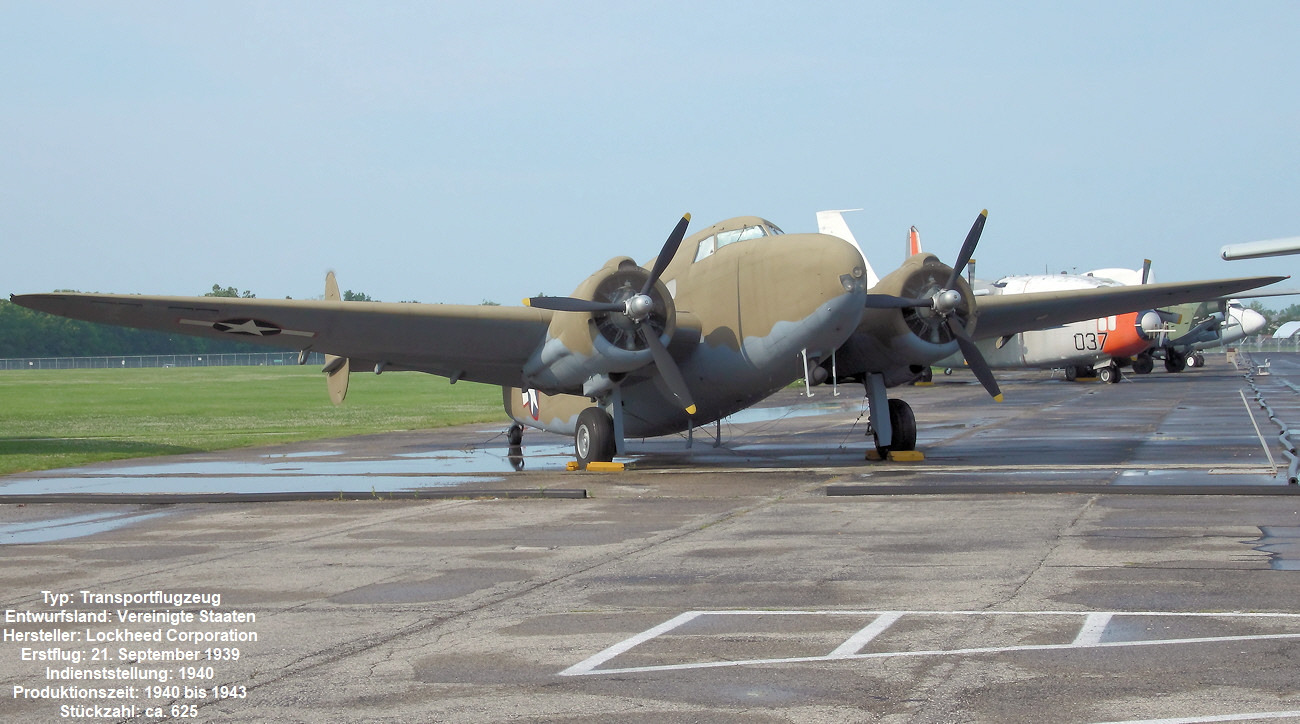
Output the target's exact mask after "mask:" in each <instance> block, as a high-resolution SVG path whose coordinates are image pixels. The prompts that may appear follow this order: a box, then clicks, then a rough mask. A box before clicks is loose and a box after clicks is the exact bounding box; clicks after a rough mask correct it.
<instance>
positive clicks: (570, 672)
mask: <svg viewBox="0 0 1300 724" xmlns="http://www.w3.org/2000/svg"><path fill="white" fill-rule="evenodd" d="M1297 638H1300V633H1296V634H1261V635H1259V636H1218V637H1214V638H1204V639H1157V640H1154V641H1112V642H1109V643H1101V644H1095V645H1092V646H1075V645H1074V644H1035V645H1029V646H989V647H985V648H974V649H948V650H934V651H889V652H883V653H875V654H853V655H852V656H839V657H831V656H797V657H793V658H788V659H746V660H737V661H697V662H694V663H689V664H663V665H657V666H631V667H627V668H623V669H601V670H600V671H591V670H590V668H591V667H589V668H588V669H587V670H585V671H577V669H578V667H577V666H574V667H571V668H568V669H565V670H564V671H561V672H560V675H561V676H577V675H580V674H586V675H596V674H633V673H644V672H648V671H685V670H687V669H719V668H726V667H729V666H769V665H772V664H802V663H810V662H817V661H836V662H838V661H852V660H857V659H893V658H902V657H907V656H971V655H974V654H1003V653H1014V652H1018V651H1063V650H1068V649H1114V648H1128V647H1134V646H1167V645H1174V644H1205V643H1224V642H1228V641H1266V640H1267V641H1272V640H1277V639H1297ZM607 650H608V649H607ZM610 658H612V657H610ZM589 660H590V659H589ZM604 660H608V659H604ZM585 663H586V662H583V664H585ZM579 666H581V664H580V665H579Z"/></svg>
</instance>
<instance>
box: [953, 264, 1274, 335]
mask: <svg viewBox="0 0 1300 724" xmlns="http://www.w3.org/2000/svg"><path fill="white" fill-rule="evenodd" d="M1286 278H1287V277H1242V278H1237V279H1213V280H1209V281H1202V282H1186V283H1183V282H1168V283H1164V284H1139V285H1134V286H1119V287H1099V288H1096V289H1071V290H1066V291H1057V292H1032V293H1028V294H995V295H990V296H984V297H979V307H978V308H979V321H978V322H977V323H976V325H975V335H974V336H975V338H977V339H989V338H992V337H1001V336H1004V335H1008V334H1015V333H1016V332H1024V331H1027V330H1031V329H1046V328H1048V327H1055V326H1057V325H1061V324H1066V323H1069V322H1077V321H1079V320H1083V319H1095V318H1098V317H1107V316H1110V315H1112V314H1123V313H1125V312H1136V311H1139V310H1142V309H1151V308H1155V307H1164V306H1168V305H1171V304H1182V303H1184V302H1198V301H1202V300H1206V299H1215V298H1218V297H1223V296H1228V295H1232V294H1235V293H1237V292H1241V291H1244V290H1246V289H1254V288H1256V287H1261V286H1264V285H1266V284H1272V283H1274V282H1278V281H1281V280H1283V279H1286Z"/></svg>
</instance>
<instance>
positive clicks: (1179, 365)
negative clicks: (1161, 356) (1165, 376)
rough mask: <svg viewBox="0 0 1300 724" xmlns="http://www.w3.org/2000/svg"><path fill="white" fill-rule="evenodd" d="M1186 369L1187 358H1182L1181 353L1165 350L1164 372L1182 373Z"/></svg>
mask: <svg viewBox="0 0 1300 724" xmlns="http://www.w3.org/2000/svg"><path fill="white" fill-rule="evenodd" d="M1186 368H1187V358H1186V357H1184V356H1183V353H1181V352H1179V351H1177V350H1173V349H1167V350H1165V371H1166V372H1182V371H1183V370H1184V369H1186Z"/></svg>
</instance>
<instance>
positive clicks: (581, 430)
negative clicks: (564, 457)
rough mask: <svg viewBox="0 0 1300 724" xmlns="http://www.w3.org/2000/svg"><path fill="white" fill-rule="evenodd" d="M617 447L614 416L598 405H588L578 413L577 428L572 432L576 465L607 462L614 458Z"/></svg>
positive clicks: (584, 465)
mask: <svg viewBox="0 0 1300 724" xmlns="http://www.w3.org/2000/svg"><path fill="white" fill-rule="evenodd" d="M617 447H618V441H617V438H616V437H615V436H614V418H613V417H610V415H609V413H608V412H605V411H604V410H602V409H601V408H599V407H588V408H587V409H585V410H583V411H582V412H580V413H578V429H577V430H576V431H575V432H574V433H573V449H574V452H575V453H576V454H577V456H578V467H579V468H584V469H585V468H586V467H587V463H593V462H601V463H607V462H611V461H613V460H614V453H615V452H616V450H617Z"/></svg>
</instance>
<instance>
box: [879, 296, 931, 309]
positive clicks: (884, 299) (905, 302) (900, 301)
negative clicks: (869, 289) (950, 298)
mask: <svg viewBox="0 0 1300 724" xmlns="http://www.w3.org/2000/svg"><path fill="white" fill-rule="evenodd" d="M863 306H865V307H867V308H868V309H911V308H912V307H933V306H934V300H933V299H929V298H925V297H922V298H916V299H908V298H907V297H896V296H894V295H892V294H868V295H867V297H866V303H865V304H864V305H863Z"/></svg>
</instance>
